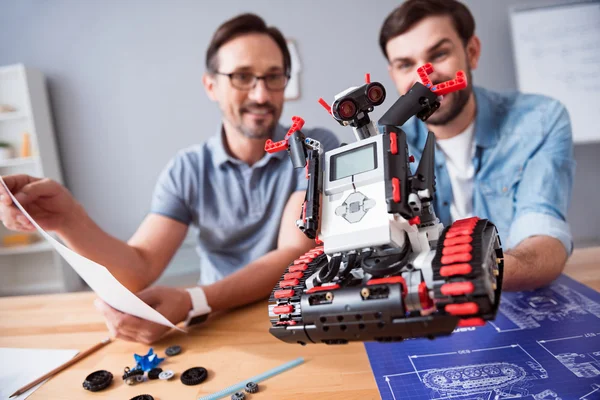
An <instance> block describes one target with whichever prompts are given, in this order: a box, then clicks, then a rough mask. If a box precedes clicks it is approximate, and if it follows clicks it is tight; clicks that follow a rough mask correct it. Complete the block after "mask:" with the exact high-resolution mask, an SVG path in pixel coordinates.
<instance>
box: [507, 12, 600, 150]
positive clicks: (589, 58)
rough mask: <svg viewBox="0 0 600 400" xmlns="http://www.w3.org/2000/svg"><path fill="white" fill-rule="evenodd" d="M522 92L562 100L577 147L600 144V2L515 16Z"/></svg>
mask: <svg viewBox="0 0 600 400" xmlns="http://www.w3.org/2000/svg"><path fill="white" fill-rule="evenodd" d="M511 27H512V38H513V49H514V55H515V64H516V70H517V81H518V87H519V90H520V91H522V92H525V93H539V94H544V95H547V96H550V97H553V98H555V99H557V100H560V101H561V102H562V103H563V104H564V105H565V106H566V107H567V110H568V111H569V115H570V117H571V123H572V126H573V140H574V142H575V143H586V142H595V141H600V1H588V2H583V3H571V4H563V5H555V6H550V7H543V8H529V9H513V10H511Z"/></svg>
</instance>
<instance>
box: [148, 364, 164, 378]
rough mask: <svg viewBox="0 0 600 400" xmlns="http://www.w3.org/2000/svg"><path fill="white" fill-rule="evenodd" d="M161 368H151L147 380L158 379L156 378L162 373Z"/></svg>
mask: <svg viewBox="0 0 600 400" xmlns="http://www.w3.org/2000/svg"><path fill="white" fill-rule="evenodd" d="M162 371H163V370H162V368H159V367H156V368H152V369H151V370H150V371H148V379H151V380H154V379H158V376H159V375H160V373H161V372H162Z"/></svg>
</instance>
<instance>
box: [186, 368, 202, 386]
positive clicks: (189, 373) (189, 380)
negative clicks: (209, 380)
mask: <svg viewBox="0 0 600 400" xmlns="http://www.w3.org/2000/svg"><path fill="white" fill-rule="evenodd" d="M207 376H208V371H207V370H206V368H203V367H193V368H190V369H187V370H186V371H185V372H184V373H183V374H181V378H180V379H181V383H183V384H184V385H188V386H193V385H199V384H201V383H202V382H204V381H205V380H206V377H207Z"/></svg>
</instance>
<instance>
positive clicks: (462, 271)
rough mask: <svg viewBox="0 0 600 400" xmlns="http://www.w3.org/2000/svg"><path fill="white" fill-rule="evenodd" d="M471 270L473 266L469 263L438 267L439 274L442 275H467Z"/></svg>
mask: <svg viewBox="0 0 600 400" xmlns="http://www.w3.org/2000/svg"><path fill="white" fill-rule="evenodd" d="M471 271H473V267H471V265H470V264H466V263H463V264H454V265H447V266H445V267H442V268H440V275H441V276H443V277H448V276H454V275H467V274H470V273H471Z"/></svg>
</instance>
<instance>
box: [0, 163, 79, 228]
mask: <svg viewBox="0 0 600 400" xmlns="http://www.w3.org/2000/svg"><path fill="white" fill-rule="evenodd" d="M2 179H3V180H4V182H5V183H6V186H8V189H9V190H10V191H11V192H12V193H13V195H14V196H15V198H16V199H17V200H18V201H19V203H21V205H22V206H23V207H24V208H25V210H27V212H28V213H29V214H30V215H31V217H32V218H33V219H34V220H35V221H36V222H37V223H38V224H39V225H40V226H41V227H42V228H43V229H44V230H49V231H57V230H59V229H61V228H64V227H65V226H66V225H67V224H68V223H69V221H70V220H72V219H73V218H74V217H73V216H74V211H75V209H76V207H77V202H76V201H75V199H74V198H73V196H72V195H71V193H70V192H69V191H68V190H67V189H66V188H65V187H64V186H62V185H61V184H59V183H58V182H55V181H53V180H50V179H39V178H34V177H32V176H29V175H10V176H3V177H2ZM0 219H1V220H2V222H3V223H4V225H5V226H6V227H7V228H8V229H10V230H13V231H19V232H32V231H35V227H34V226H33V225H32V224H31V223H30V222H29V220H28V219H27V218H26V217H25V216H24V215H23V213H21V211H20V210H19V209H18V208H17V206H15V205H14V204H13V202H12V200H11V198H10V196H9V194H8V193H7V192H6V190H5V189H4V186H2V185H0Z"/></svg>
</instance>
